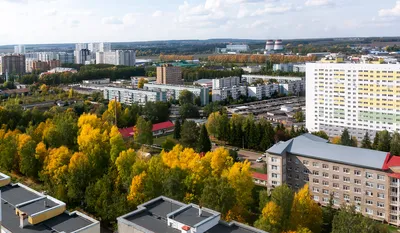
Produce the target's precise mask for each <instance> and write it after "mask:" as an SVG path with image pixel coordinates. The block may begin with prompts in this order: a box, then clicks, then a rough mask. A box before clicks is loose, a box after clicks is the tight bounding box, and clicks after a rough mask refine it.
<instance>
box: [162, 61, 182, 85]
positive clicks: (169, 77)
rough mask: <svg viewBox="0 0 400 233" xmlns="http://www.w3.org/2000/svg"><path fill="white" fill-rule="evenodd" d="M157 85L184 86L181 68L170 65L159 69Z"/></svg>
mask: <svg viewBox="0 0 400 233" xmlns="http://www.w3.org/2000/svg"><path fill="white" fill-rule="evenodd" d="M156 82H157V84H183V81H182V69H181V67H176V66H172V65H170V64H166V65H162V66H159V67H157V81H156Z"/></svg>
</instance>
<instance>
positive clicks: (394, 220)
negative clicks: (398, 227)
mask: <svg viewBox="0 0 400 233" xmlns="http://www.w3.org/2000/svg"><path fill="white" fill-rule="evenodd" d="M389 222H390V223H393V224H397V220H396V219H389Z"/></svg>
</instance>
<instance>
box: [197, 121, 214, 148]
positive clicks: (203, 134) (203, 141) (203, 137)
mask: <svg viewBox="0 0 400 233" xmlns="http://www.w3.org/2000/svg"><path fill="white" fill-rule="evenodd" d="M210 150H211V141H210V137H209V136H208V132H207V128H206V126H205V125H204V124H203V125H202V126H201V129H200V136H199V140H198V142H197V152H199V153H200V152H204V153H206V152H208V151H210Z"/></svg>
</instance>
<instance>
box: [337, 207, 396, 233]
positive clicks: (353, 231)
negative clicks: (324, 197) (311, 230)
mask: <svg viewBox="0 0 400 233" xmlns="http://www.w3.org/2000/svg"><path fill="white" fill-rule="evenodd" d="M343 232H349V233H358V232H363V233H389V230H388V228H387V226H383V225H382V224H381V223H378V222H375V221H374V220H372V219H370V218H368V217H364V216H362V215H361V214H360V213H357V212H356V210H355V207H354V206H352V205H343V206H342V207H341V208H340V211H339V212H338V213H337V214H336V215H335V217H334V218H333V222H332V233H343Z"/></svg>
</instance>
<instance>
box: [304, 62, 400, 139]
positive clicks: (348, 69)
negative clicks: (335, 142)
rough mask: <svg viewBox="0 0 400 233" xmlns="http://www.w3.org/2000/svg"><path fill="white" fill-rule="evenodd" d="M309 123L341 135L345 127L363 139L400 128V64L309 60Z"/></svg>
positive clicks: (307, 77) (307, 80)
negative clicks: (366, 135)
mask: <svg viewBox="0 0 400 233" xmlns="http://www.w3.org/2000/svg"><path fill="white" fill-rule="evenodd" d="M306 108H307V111H306V127H307V129H308V130H309V131H311V132H314V131H319V130H323V131H325V132H326V133H327V134H328V135H329V136H338V135H340V134H341V133H342V131H343V129H344V128H347V129H348V130H349V133H350V134H351V135H353V136H356V137H357V138H358V139H362V138H363V136H364V134H365V132H367V131H368V132H369V133H370V136H371V137H372V138H373V137H374V136H375V133H376V132H377V131H381V130H385V129H386V130H388V131H389V132H393V131H400V65H399V64H352V63H308V64H307V68H306Z"/></svg>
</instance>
